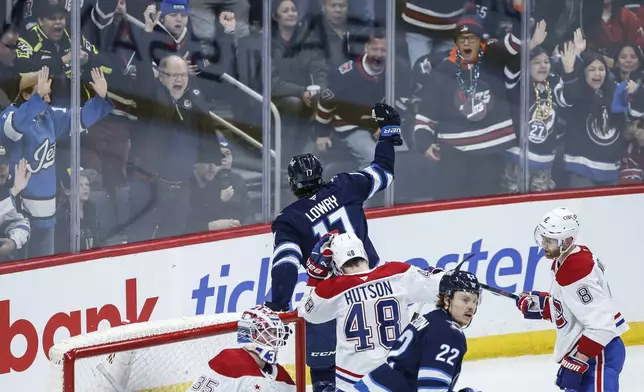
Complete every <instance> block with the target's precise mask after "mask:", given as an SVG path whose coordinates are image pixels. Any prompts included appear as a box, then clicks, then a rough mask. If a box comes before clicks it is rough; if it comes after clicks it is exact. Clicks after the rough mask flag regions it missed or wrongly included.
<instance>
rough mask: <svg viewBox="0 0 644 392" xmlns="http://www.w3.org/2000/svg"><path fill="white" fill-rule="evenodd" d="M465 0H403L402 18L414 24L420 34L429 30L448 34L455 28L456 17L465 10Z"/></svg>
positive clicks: (433, 32)
mask: <svg viewBox="0 0 644 392" xmlns="http://www.w3.org/2000/svg"><path fill="white" fill-rule="evenodd" d="M465 3H466V2H465V1H459V0H453V1H443V0H408V1H405V8H404V9H403V13H402V19H403V20H404V21H405V22H407V23H409V24H410V25H412V26H415V27H416V28H417V29H418V31H419V32H422V34H428V33H430V32H431V35H432V37H434V36H435V35H436V33H441V32H442V33H443V35H445V36H449V35H450V34H452V33H453V32H454V29H455V28H456V22H457V21H458V18H459V17H460V16H461V15H462V14H463V11H464V10H465ZM427 30H430V31H429V32H428V31H427Z"/></svg>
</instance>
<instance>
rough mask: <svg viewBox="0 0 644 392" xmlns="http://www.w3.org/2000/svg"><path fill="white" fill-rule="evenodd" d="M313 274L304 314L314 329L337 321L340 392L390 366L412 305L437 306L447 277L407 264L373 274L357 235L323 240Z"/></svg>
mask: <svg viewBox="0 0 644 392" xmlns="http://www.w3.org/2000/svg"><path fill="white" fill-rule="evenodd" d="M436 271H437V270H436ZM307 272H308V273H309V276H310V277H311V278H310V279H309V285H312V286H315V289H314V290H312V291H311V292H310V293H309V294H308V295H307V296H306V297H305V298H304V299H302V302H300V306H299V309H298V313H299V315H300V316H301V317H303V318H304V319H305V320H306V321H308V322H309V323H314V324H318V323H324V322H328V321H330V320H336V336H337V343H336V347H335V357H336V358H335V359H336V361H335V362H336V365H335V386H336V388H337V390H338V391H347V390H349V388H351V387H352V386H353V384H355V383H356V382H357V381H358V380H359V379H360V378H361V377H362V375H364V374H365V373H367V372H369V371H371V370H373V369H374V368H376V367H377V366H378V365H379V364H381V363H382V362H383V361H384V360H385V358H386V357H387V352H388V351H389V349H391V348H392V347H393V345H394V343H395V342H396V339H398V336H400V332H401V331H402V329H403V328H404V327H405V326H406V325H407V323H408V320H409V314H408V310H407V307H408V305H409V303H410V302H434V301H436V298H438V284H439V282H440V276H441V275H440V274H438V273H437V274H431V273H430V272H428V271H426V270H421V269H419V268H417V267H414V266H412V265H410V264H406V263H401V262H390V263H387V264H384V265H382V266H380V267H377V268H374V269H371V268H369V261H368V256H367V252H366V251H365V248H364V246H363V244H362V241H360V239H359V238H358V237H357V236H356V235H355V234H353V233H344V234H333V235H330V236H328V237H324V238H322V239H321V240H320V241H319V242H318V243H317V244H316V245H315V247H314V248H313V251H312V252H311V257H310V258H309V260H308V261H307ZM329 274H330V277H329V278H328V279H325V278H327V276H329Z"/></svg>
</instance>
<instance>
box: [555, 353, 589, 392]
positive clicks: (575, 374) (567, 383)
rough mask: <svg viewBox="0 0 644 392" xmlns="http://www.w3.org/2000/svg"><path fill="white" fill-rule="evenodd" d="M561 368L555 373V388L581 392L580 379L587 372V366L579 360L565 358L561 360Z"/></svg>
mask: <svg viewBox="0 0 644 392" xmlns="http://www.w3.org/2000/svg"><path fill="white" fill-rule="evenodd" d="M560 365H561V367H560V368H559V371H558V372H557V386H558V387H559V388H560V389H565V390H568V389H572V390H575V391H580V390H581V379H582V378H583V376H584V373H586V370H588V364H587V363H586V362H584V361H582V360H581V359H578V358H575V357H573V356H567V357H565V358H564V359H562V360H561V363H560Z"/></svg>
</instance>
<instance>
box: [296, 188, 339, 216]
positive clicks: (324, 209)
mask: <svg viewBox="0 0 644 392" xmlns="http://www.w3.org/2000/svg"><path fill="white" fill-rule="evenodd" d="M338 207H340V204H339V203H338V199H337V198H336V197H335V196H333V195H331V196H329V197H327V198H325V199H324V200H322V201H321V202H319V203H318V204H316V205H314V206H313V208H311V209H310V210H309V212H306V213H305V214H304V215H306V217H307V218H308V219H309V220H310V221H311V222H315V221H316V220H318V219H319V218H320V217H322V216H324V215H325V214H328V213H329V212H331V211H333V210H335V209H336V208H338Z"/></svg>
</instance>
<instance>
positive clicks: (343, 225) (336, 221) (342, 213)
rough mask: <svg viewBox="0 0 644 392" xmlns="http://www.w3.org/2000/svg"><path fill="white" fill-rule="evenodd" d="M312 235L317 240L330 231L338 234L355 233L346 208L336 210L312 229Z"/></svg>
mask: <svg viewBox="0 0 644 392" xmlns="http://www.w3.org/2000/svg"><path fill="white" fill-rule="evenodd" d="M312 229H313V234H314V235H315V236H316V237H317V238H318V239H320V238H322V237H324V235H326V234H327V233H328V232H330V231H331V230H334V229H336V230H338V231H339V232H340V233H355V230H354V229H353V225H352V224H351V219H349V214H348V213H347V210H346V208H344V207H342V208H338V209H337V210H336V211H333V212H332V213H330V214H329V215H327V216H325V217H324V218H322V220H321V221H320V222H318V223H316V224H315V225H313V227H312Z"/></svg>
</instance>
